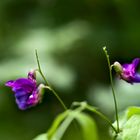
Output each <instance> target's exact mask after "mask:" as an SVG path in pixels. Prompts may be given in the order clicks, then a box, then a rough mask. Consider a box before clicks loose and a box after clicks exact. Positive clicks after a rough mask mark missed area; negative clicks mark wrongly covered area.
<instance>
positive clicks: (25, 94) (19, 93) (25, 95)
mask: <svg viewBox="0 0 140 140" xmlns="http://www.w3.org/2000/svg"><path fill="white" fill-rule="evenodd" d="M5 85H6V86H8V87H11V88H12V91H13V92H15V98H16V103H17V105H18V107H19V108H20V109H21V110H25V109H27V108H30V107H32V106H35V105H37V104H38V103H39V102H40V101H41V92H40V90H41V86H39V87H37V83H36V75H35V71H34V70H33V71H30V72H29V73H28V78H19V79H17V80H10V81H8V82H6V84H5Z"/></svg>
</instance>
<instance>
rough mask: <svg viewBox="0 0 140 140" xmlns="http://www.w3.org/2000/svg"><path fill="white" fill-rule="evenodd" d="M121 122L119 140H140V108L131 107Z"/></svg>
mask: <svg viewBox="0 0 140 140" xmlns="http://www.w3.org/2000/svg"><path fill="white" fill-rule="evenodd" d="M120 122H121V125H120V130H121V132H120V133H119V135H118V138H117V140H140V107H129V108H128V109H127V110H126V112H125V113H124V114H123V115H122V117H121V118H120ZM115 123H116V122H115Z"/></svg>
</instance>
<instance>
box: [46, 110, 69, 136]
mask: <svg viewBox="0 0 140 140" xmlns="http://www.w3.org/2000/svg"><path fill="white" fill-rule="evenodd" d="M68 114H69V110H68V111H65V112H63V113H61V114H60V115H58V116H57V117H56V119H55V120H54V122H53V124H52V126H51V128H50V129H49V130H48V132H47V133H48V138H49V139H50V138H51V137H52V136H53V135H54V133H55V132H56V130H57V128H58V126H59V125H60V124H61V122H62V121H63V120H64V119H65V118H66V117H67V115H68Z"/></svg>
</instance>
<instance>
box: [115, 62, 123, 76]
mask: <svg viewBox="0 0 140 140" xmlns="http://www.w3.org/2000/svg"><path fill="white" fill-rule="evenodd" d="M113 68H114V70H115V71H116V73H118V74H121V73H122V72H123V68H122V66H121V64H120V63H119V62H117V61H116V62H114V64H113Z"/></svg>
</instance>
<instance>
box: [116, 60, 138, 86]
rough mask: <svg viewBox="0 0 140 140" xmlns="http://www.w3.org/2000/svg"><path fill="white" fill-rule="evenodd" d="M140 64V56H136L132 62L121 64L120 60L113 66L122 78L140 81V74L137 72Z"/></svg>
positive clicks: (131, 81) (133, 81) (129, 80)
mask: <svg viewBox="0 0 140 140" xmlns="http://www.w3.org/2000/svg"><path fill="white" fill-rule="evenodd" d="M139 65H140V58H135V59H134V60H133V61H132V63H127V64H123V65H121V64H120V63H119V62H115V63H114V64H113V67H114V69H115V71H116V73H117V74H118V75H119V76H120V78H121V79H123V80H125V81H126V82H128V83H131V84H133V83H140V74H139V73H138V72H137V70H138V67H139Z"/></svg>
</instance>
